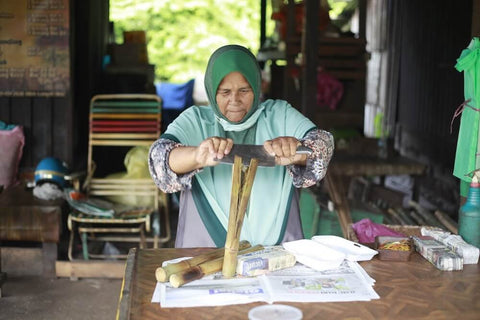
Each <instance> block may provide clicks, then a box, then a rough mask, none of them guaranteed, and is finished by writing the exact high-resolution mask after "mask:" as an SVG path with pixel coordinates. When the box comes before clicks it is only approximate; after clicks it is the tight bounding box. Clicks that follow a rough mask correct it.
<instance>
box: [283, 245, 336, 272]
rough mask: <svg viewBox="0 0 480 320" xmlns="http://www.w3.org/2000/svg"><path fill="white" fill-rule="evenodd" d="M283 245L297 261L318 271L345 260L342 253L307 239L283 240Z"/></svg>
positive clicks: (334, 266)
mask: <svg viewBox="0 0 480 320" xmlns="http://www.w3.org/2000/svg"><path fill="white" fill-rule="evenodd" d="M283 247H284V248H285V250H287V251H288V252H290V253H292V254H294V255H295V258H296V259H297V261H298V262H300V263H302V264H304V265H306V266H308V267H310V268H312V269H315V270H319V271H322V270H328V269H334V268H337V267H338V266H340V264H341V263H342V262H343V260H345V254H344V253H342V252H339V251H337V250H333V249H331V248H329V247H328V246H325V245H323V244H321V243H318V242H315V241H313V240H309V239H301V240H295V241H290V242H284V243H283Z"/></svg>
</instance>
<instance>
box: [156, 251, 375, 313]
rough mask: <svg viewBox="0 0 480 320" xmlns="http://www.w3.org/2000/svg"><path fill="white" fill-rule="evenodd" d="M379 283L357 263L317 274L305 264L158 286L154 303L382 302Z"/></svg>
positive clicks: (202, 304) (188, 305)
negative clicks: (184, 283)
mask: <svg viewBox="0 0 480 320" xmlns="http://www.w3.org/2000/svg"><path fill="white" fill-rule="evenodd" d="M374 283H375V280H374V279H372V278H371V277H370V276H368V274H367V273H366V272H365V270H363V268H362V267H361V266H360V265H359V264H358V263H357V262H354V261H348V260H344V262H343V263H342V264H341V265H340V267H338V268H335V269H331V270H325V271H315V270H313V269H311V268H309V267H306V266H304V265H302V264H301V263H297V264H295V266H293V267H291V268H286V269H282V270H278V271H273V272H270V273H268V274H264V275H261V276H257V277H235V278H232V279H224V278H223V277H222V275H221V273H216V274H213V275H210V276H207V277H204V278H202V279H200V280H196V281H193V282H191V283H188V284H186V285H184V286H182V287H180V288H174V287H172V286H170V284H169V283H160V282H158V283H157V285H156V287H155V291H154V293H153V297H152V303H160V306H161V307H162V308H176V307H178V308H185V307H201V306H224V305H231V304H245V303H251V302H266V303H273V302H280V301H282V302H339V301H369V300H372V299H379V298H380V297H379V296H378V294H377V293H376V292H375V291H374V290H373V288H372V286H373V285H374Z"/></svg>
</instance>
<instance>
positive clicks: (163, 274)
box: [155, 241, 250, 282]
mask: <svg viewBox="0 0 480 320" xmlns="http://www.w3.org/2000/svg"><path fill="white" fill-rule="evenodd" d="M249 247H250V243H249V242H248V241H241V242H240V244H239V250H245V249H247V248H249ZM224 252H225V249H224V248H218V249H215V250H213V251H211V252H208V253H205V254H201V255H198V256H196V257H192V258H190V259H187V260H183V261H180V262H176V263H171V264H168V265H166V266H164V267H159V268H157V270H156V271H155V278H156V279H157V281H159V282H167V281H168V279H169V278H170V276H171V275H172V274H174V273H177V272H181V271H183V270H187V269H189V268H191V267H193V266H196V265H199V264H201V263H204V262H206V261H209V260H213V259H216V258H220V257H223V254H224Z"/></svg>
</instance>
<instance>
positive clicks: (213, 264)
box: [170, 245, 264, 288]
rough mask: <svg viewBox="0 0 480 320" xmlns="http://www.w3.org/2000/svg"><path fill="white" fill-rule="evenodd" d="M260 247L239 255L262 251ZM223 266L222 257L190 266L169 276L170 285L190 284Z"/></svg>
mask: <svg viewBox="0 0 480 320" xmlns="http://www.w3.org/2000/svg"><path fill="white" fill-rule="evenodd" d="M263 249H264V247H263V246H262V245H256V246H254V247H250V248H247V249H244V250H241V251H240V252H239V254H240V255H242V254H246V253H250V252H254V251H259V250H263ZM222 266H223V257H220V258H216V259H213V260H210V261H206V262H204V263H201V264H199V265H196V266H192V267H190V268H189V269H187V270H182V271H180V272H177V273H175V274H172V275H171V276H170V284H171V285H172V286H173V287H174V288H178V287H180V286H182V285H184V284H186V283H189V282H192V281H193V280H198V279H201V278H203V277H204V276H206V275H209V274H212V273H215V272H219V271H221V270H222Z"/></svg>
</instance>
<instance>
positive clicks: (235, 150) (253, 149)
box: [215, 144, 312, 167]
mask: <svg viewBox="0 0 480 320" xmlns="http://www.w3.org/2000/svg"><path fill="white" fill-rule="evenodd" d="M311 153H312V149H310V148H308V147H304V146H299V147H298V148H297V154H308V155H310V154H311ZM235 156H239V157H242V164H243V165H245V166H248V165H250V160H251V159H253V158H255V159H258V166H260V167H273V166H275V156H271V155H270V154H268V153H267V152H266V151H265V148H264V147H263V145H252V144H234V145H233V147H232V150H231V151H230V153H229V154H227V155H225V156H224V157H223V158H222V159H215V160H216V161H220V162H221V163H230V164H233V162H234V159H235Z"/></svg>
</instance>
